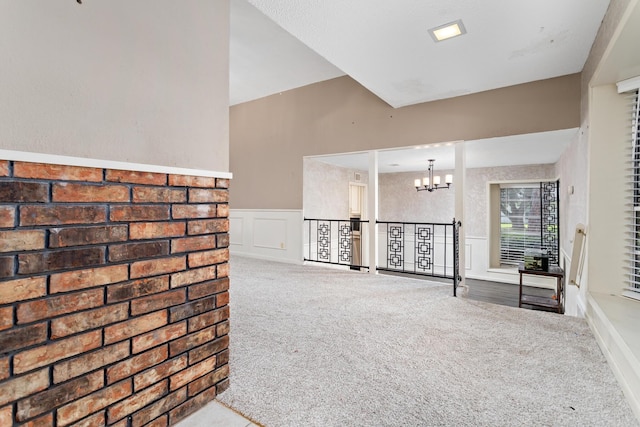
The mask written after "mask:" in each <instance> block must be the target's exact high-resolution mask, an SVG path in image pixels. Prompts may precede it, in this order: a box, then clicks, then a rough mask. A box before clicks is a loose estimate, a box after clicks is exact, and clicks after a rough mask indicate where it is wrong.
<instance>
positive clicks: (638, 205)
mask: <svg viewBox="0 0 640 427" xmlns="http://www.w3.org/2000/svg"><path fill="white" fill-rule="evenodd" d="M631 105H632V108H631V150H630V154H631V156H630V157H631V168H632V173H631V184H632V187H631V188H632V190H631V191H633V203H632V211H631V215H630V217H631V230H630V231H631V233H632V238H631V242H632V244H631V245H630V251H631V253H630V258H631V263H630V264H631V265H630V270H631V272H630V274H629V287H628V288H627V289H626V290H625V291H623V295H625V296H627V297H630V298H634V299H640V124H639V123H638V118H639V116H640V102H638V90H637V89H636V90H635V91H633V92H632V93H631Z"/></svg>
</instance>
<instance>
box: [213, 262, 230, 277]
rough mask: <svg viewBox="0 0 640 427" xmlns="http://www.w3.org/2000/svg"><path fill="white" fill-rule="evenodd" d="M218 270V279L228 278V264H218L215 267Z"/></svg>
mask: <svg viewBox="0 0 640 427" xmlns="http://www.w3.org/2000/svg"><path fill="white" fill-rule="evenodd" d="M216 268H217V269H218V278H220V279H221V278H223V277H229V263H228V262H225V263H223V264H218V265H217V266H216Z"/></svg>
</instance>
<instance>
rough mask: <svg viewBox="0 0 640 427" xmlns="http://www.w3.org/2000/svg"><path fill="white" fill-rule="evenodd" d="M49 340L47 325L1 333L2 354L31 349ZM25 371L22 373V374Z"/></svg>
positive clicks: (0, 348)
mask: <svg viewBox="0 0 640 427" xmlns="http://www.w3.org/2000/svg"><path fill="white" fill-rule="evenodd" d="M46 340H47V324H46V323H38V324H37V325H30V326H24V327H22V328H13V329H9V330H6V331H3V332H0V354H3V353H5V354H6V353H9V352H11V351H14V350H18V349H22V348H26V347H31V346H32V345H36V344H40V343H43V342H45V341H46ZM22 372H25V371H20V372H18V373H22Z"/></svg>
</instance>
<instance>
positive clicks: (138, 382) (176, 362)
mask: <svg viewBox="0 0 640 427" xmlns="http://www.w3.org/2000/svg"><path fill="white" fill-rule="evenodd" d="M186 367H187V355H186V354H183V355H182V356H180V357H176V358H174V359H171V360H167V361H166V362H164V363H161V364H160V365H158V366H154V367H153V368H151V369H147V370H146V371H144V372H141V373H139V374H137V375H136V376H135V377H133V389H134V390H135V391H136V392H137V391H138V390H142V389H143V388H145V387H149V386H150V385H151V384H155V383H157V382H158V381H160V380H163V379H165V378H167V377H169V376H171V375H173V374H175V373H176V372H179V371H181V370H183V369H185V368H186Z"/></svg>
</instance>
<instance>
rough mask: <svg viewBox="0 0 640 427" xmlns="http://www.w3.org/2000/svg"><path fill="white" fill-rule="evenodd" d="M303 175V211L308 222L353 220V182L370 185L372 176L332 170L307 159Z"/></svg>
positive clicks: (333, 168) (334, 167)
mask: <svg viewBox="0 0 640 427" xmlns="http://www.w3.org/2000/svg"><path fill="white" fill-rule="evenodd" d="M303 167H304V171H303V209H304V216H305V218H322V219H347V218H349V182H355V173H356V172H357V173H359V174H360V182H362V183H367V182H368V180H369V174H368V173H367V172H363V171H355V170H352V169H347V168H341V167H338V166H332V165H329V164H326V163H323V162H320V161H318V160H314V159H310V158H305V159H304V164H303Z"/></svg>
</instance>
